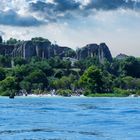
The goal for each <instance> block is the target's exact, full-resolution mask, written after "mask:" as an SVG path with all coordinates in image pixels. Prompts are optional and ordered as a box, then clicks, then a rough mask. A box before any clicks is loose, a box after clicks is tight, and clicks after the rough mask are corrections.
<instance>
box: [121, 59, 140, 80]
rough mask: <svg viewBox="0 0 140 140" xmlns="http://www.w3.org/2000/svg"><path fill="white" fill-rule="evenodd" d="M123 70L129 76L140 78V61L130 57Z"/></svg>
mask: <svg viewBox="0 0 140 140" xmlns="http://www.w3.org/2000/svg"><path fill="white" fill-rule="evenodd" d="M123 70H124V71H125V74H126V75H127V76H132V77H135V78H140V61H139V60H137V59H136V58H135V57H128V58H127V59H126V61H125V63H124V65H123Z"/></svg>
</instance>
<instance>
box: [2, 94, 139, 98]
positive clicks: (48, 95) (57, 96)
mask: <svg viewBox="0 0 140 140" xmlns="http://www.w3.org/2000/svg"><path fill="white" fill-rule="evenodd" d="M110 95H112V94H109V95H108V96H106V95H104V94H103V95H100V96H99V94H95V95H94V94H93V96H84V95H80V96H76V95H75V96H74V95H72V96H61V95H50V94H46V95H43V94H42V95H36V94H29V95H27V96H25V95H22V96H14V97H15V98H139V97H140V96H135V95H134V94H132V95H129V96H121V95H120V96H118V95H117V96H115V95H114V96H110ZM0 97H8V98H9V96H0Z"/></svg>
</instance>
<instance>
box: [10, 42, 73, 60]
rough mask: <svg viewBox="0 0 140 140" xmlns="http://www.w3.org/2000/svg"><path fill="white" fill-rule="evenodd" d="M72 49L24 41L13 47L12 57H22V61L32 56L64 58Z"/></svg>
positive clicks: (47, 43)
mask: <svg viewBox="0 0 140 140" xmlns="http://www.w3.org/2000/svg"><path fill="white" fill-rule="evenodd" d="M71 50H72V49H70V48H68V47H60V46H58V45H52V44H51V43H49V42H32V41H25V42H22V43H20V44H18V45H16V46H15V48H14V50H13V52H12V56H13V57H16V56H19V57H22V58H24V59H26V58H31V57H33V56H37V57H41V58H47V59H48V58H51V57H54V56H60V57H65V55H66V54H67V52H68V51H71Z"/></svg>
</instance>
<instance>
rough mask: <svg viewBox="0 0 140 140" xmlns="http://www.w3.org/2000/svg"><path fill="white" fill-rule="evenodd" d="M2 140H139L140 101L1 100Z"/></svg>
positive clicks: (0, 98)
mask: <svg viewBox="0 0 140 140" xmlns="http://www.w3.org/2000/svg"><path fill="white" fill-rule="evenodd" d="M0 140H140V98H15V99H9V98H4V97H0Z"/></svg>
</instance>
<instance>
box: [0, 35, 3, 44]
mask: <svg viewBox="0 0 140 140" xmlns="http://www.w3.org/2000/svg"><path fill="white" fill-rule="evenodd" d="M2 42H3V40H2V36H0V44H1V43H2Z"/></svg>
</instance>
